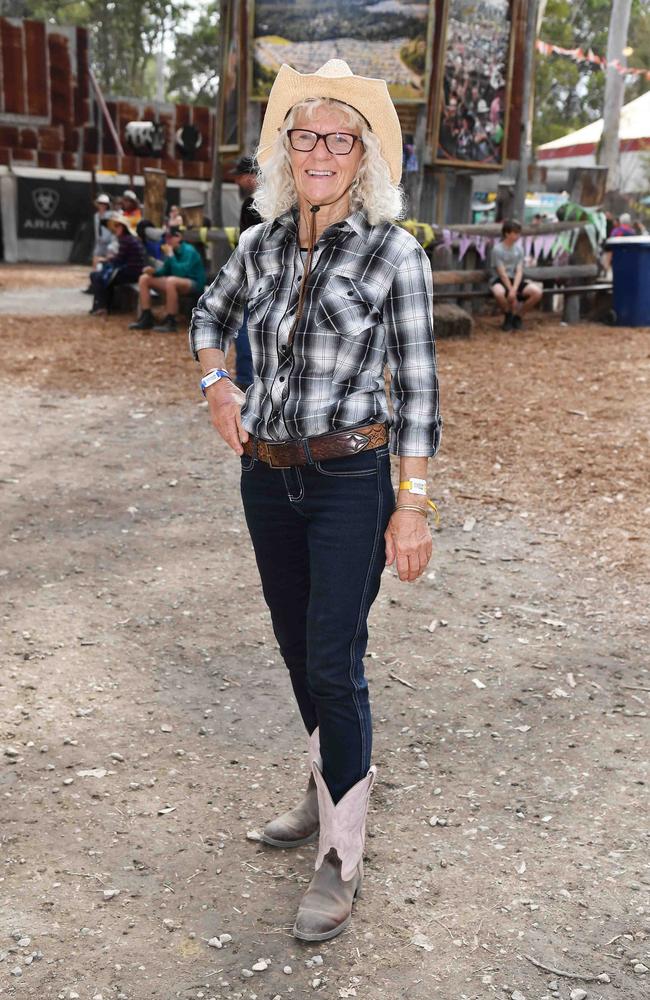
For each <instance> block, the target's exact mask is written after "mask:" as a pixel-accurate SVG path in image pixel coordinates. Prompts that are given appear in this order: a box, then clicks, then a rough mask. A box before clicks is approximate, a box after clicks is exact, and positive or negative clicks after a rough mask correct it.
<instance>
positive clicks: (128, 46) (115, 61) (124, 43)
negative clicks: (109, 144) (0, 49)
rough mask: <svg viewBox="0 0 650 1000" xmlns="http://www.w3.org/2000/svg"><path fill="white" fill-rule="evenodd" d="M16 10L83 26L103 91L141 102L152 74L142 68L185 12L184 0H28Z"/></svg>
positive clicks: (151, 86)
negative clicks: (31, 0) (177, 0)
mask: <svg viewBox="0 0 650 1000" xmlns="http://www.w3.org/2000/svg"><path fill="white" fill-rule="evenodd" d="M7 6H9V5H7ZM17 6H19V7H20V8H21V9H22V14H21V16H23V17H33V18H38V19H41V20H47V21H50V22H53V23H55V24H72V25H82V26H84V27H86V28H87V29H88V32H89V35H90V45H91V64H92V67H93V70H94V72H95V74H96V76H97V79H98V80H99V83H100V85H101V87H102V89H103V90H104V92H105V93H106V94H111V95H113V96H116V97H118V96H129V97H145V98H147V97H148V98H152V97H153V96H154V95H155V74H154V73H151V72H150V71H149V72H148V69H149V68H150V65H151V63H152V61H153V60H154V59H155V54H156V52H158V51H159V49H160V46H161V44H162V40H163V37H164V36H165V35H166V34H167V35H170V34H173V32H174V31H175V29H176V27H177V25H178V24H179V23H181V21H182V19H183V18H184V17H185V16H186V15H187V12H188V10H189V9H190V4H189V3H188V2H185V0H180V2H176V3H174V2H172V0H119V2H116V0H72V2H67V3H66V2H65V0H63V2H61V0H34V2H32V3H20V4H17Z"/></svg>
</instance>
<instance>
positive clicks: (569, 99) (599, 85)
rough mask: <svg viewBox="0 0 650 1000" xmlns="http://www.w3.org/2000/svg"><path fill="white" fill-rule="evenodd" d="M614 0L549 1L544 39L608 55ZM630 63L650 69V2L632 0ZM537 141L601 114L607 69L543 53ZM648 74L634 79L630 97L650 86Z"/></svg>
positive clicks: (538, 82)
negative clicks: (645, 78)
mask: <svg viewBox="0 0 650 1000" xmlns="http://www.w3.org/2000/svg"><path fill="white" fill-rule="evenodd" d="M611 6H612V5H611V0H581V2H580V3H575V2H572V0H548V2H547V4H546V10H545V14H544V19H543V21H542V26H541V32H540V37H541V38H542V39H543V40H544V41H545V42H550V43H551V44H553V45H560V46H562V47H563V48H567V49H571V48H576V47H578V46H580V47H581V48H582V49H583V50H584V52H587V51H588V50H589V49H590V48H592V49H593V50H594V52H596V53H598V54H599V55H605V52H606V49H607V34H608V27H609V17H610V13H611ZM630 45H631V46H633V47H634V52H633V53H632V55H631V57H630V59H629V60H628V61H629V62H630V65H634V66H638V67H644V66H646V67H648V68H650V0H632V16H631V21H630ZM637 45H638V48H637ZM535 87H536V91H535V93H536V100H535V122H534V131H533V140H534V144H535V145H536V146H537V145H539V144H541V143H544V142H550V141H551V140H552V139H557V138H559V137H560V136H562V135H566V133H567V132H570V131H571V130H572V129H576V128H580V127H582V126H583V125H587V124H588V123H589V122H590V121H595V120H596V119H597V118H600V117H601V115H602V113H603V103H604V96H605V73H604V72H603V70H602V69H601V68H600V67H598V66H594V65H592V64H590V63H576V62H574V61H573V60H571V59H568V58H563V57H561V56H539V57H538V59H537V71H536V83H535ZM648 87H649V84H648V82H647V81H645V80H644V79H643V78H639V80H638V81H637V82H635V83H634V85H633V88H632V91H633V92H632V93H630V91H629V89H626V98H625V99H626V100H630V99H631V98H632V97H633V96H634V97H638V96H639V94H641V93H643V92H644V90H647V89H648Z"/></svg>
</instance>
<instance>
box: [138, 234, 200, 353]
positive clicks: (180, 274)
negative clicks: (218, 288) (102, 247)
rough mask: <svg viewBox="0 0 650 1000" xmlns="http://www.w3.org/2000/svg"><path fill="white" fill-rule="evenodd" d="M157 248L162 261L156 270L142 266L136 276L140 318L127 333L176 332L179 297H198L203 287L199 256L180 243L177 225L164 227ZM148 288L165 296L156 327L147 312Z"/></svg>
mask: <svg viewBox="0 0 650 1000" xmlns="http://www.w3.org/2000/svg"><path fill="white" fill-rule="evenodd" d="M161 249H162V253H163V256H164V258H165V259H164V261H162V262H161V263H159V264H158V267H156V268H154V267H151V266H147V267H145V268H144V270H143V272H142V274H141V275H140V279H139V281H138V293H139V297H140V315H139V317H138V319H137V320H136V321H135V323H129V330H152V329H153V330H155V331H156V332H158V333H176V330H177V329H178V327H177V325H176V314H177V312H178V298H179V296H180V295H196V296H197V297H198V296H199V295H200V294H201V293H202V292H203V289H204V288H205V267H204V266H203V261H202V260H201V255H200V254H199V252H198V250H197V249H196V248H195V247H193V246H192V244H191V243H186V242H185V241H184V240H183V233H182V231H181V230H180V229H179V228H178V227H177V226H170V227H168V228H167V230H166V232H165V239H164V241H163V244H162V247H161ZM152 288H155V289H156V291H159V292H162V293H163V295H164V296H165V307H166V309H167V315H166V316H165V318H164V320H163V321H162V323H158V324H156V321H155V319H154V315H153V313H152V311H151V289H152Z"/></svg>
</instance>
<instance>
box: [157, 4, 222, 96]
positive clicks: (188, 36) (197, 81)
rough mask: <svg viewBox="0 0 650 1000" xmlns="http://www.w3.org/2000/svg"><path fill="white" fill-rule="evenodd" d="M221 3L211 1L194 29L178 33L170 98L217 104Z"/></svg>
mask: <svg viewBox="0 0 650 1000" xmlns="http://www.w3.org/2000/svg"><path fill="white" fill-rule="evenodd" d="M218 56H219V3H218V0H216V2H211V3H208V5H207V7H206V8H205V10H204V11H203V12H202V13H201V15H200V17H199V18H198V20H197V21H196V23H195V25H194V27H193V28H192V30H191V31H186V32H180V33H177V34H176V48H175V53H174V57H173V58H172V60H171V62H170V65H169V81H168V92H169V96H170V100H172V101H177V102H179V103H182V104H209V105H212V106H213V105H214V102H215V98H216V96H217V87H218V83H219V58H218Z"/></svg>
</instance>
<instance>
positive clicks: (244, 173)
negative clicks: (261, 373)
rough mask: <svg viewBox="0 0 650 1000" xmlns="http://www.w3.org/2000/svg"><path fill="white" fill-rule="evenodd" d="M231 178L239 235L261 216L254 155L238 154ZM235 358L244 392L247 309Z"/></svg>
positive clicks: (249, 367)
mask: <svg viewBox="0 0 650 1000" xmlns="http://www.w3.org/2000/svg"><path fill="white" fill-rule="evenodd" d="M233 179H234V181H235V184H236V185H237V187H238V188H239V196H240V198H241V199H242V203H241V210H240V212H239V235H240V236H241V234H242V233H245V232H246V230H247V229H250V228H251V226H257V225H259V224H260V222H261V221H262V216H261V215H260V213H259V212H258V211H257V209H256V208H255V207H254V205H253V202H254V200H255V191H256V190H257V163H256V162H255V157H254V156H240V158H239V159H238V160H237V163H236V164H235V169H234V172H233ZM235 358H236V372H235V384H236V385H237V386H238V387H239V388H240V389H241V390H242V392H246V390H247V389H248V387H249V385H252V382H253V355H252V354H251V344H250V340H249V337H248V310H247V309H244V319H243V322H242V325H241V326H240V328H239V330H238V331H237V339H236V340H235Z"/></svg>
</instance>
